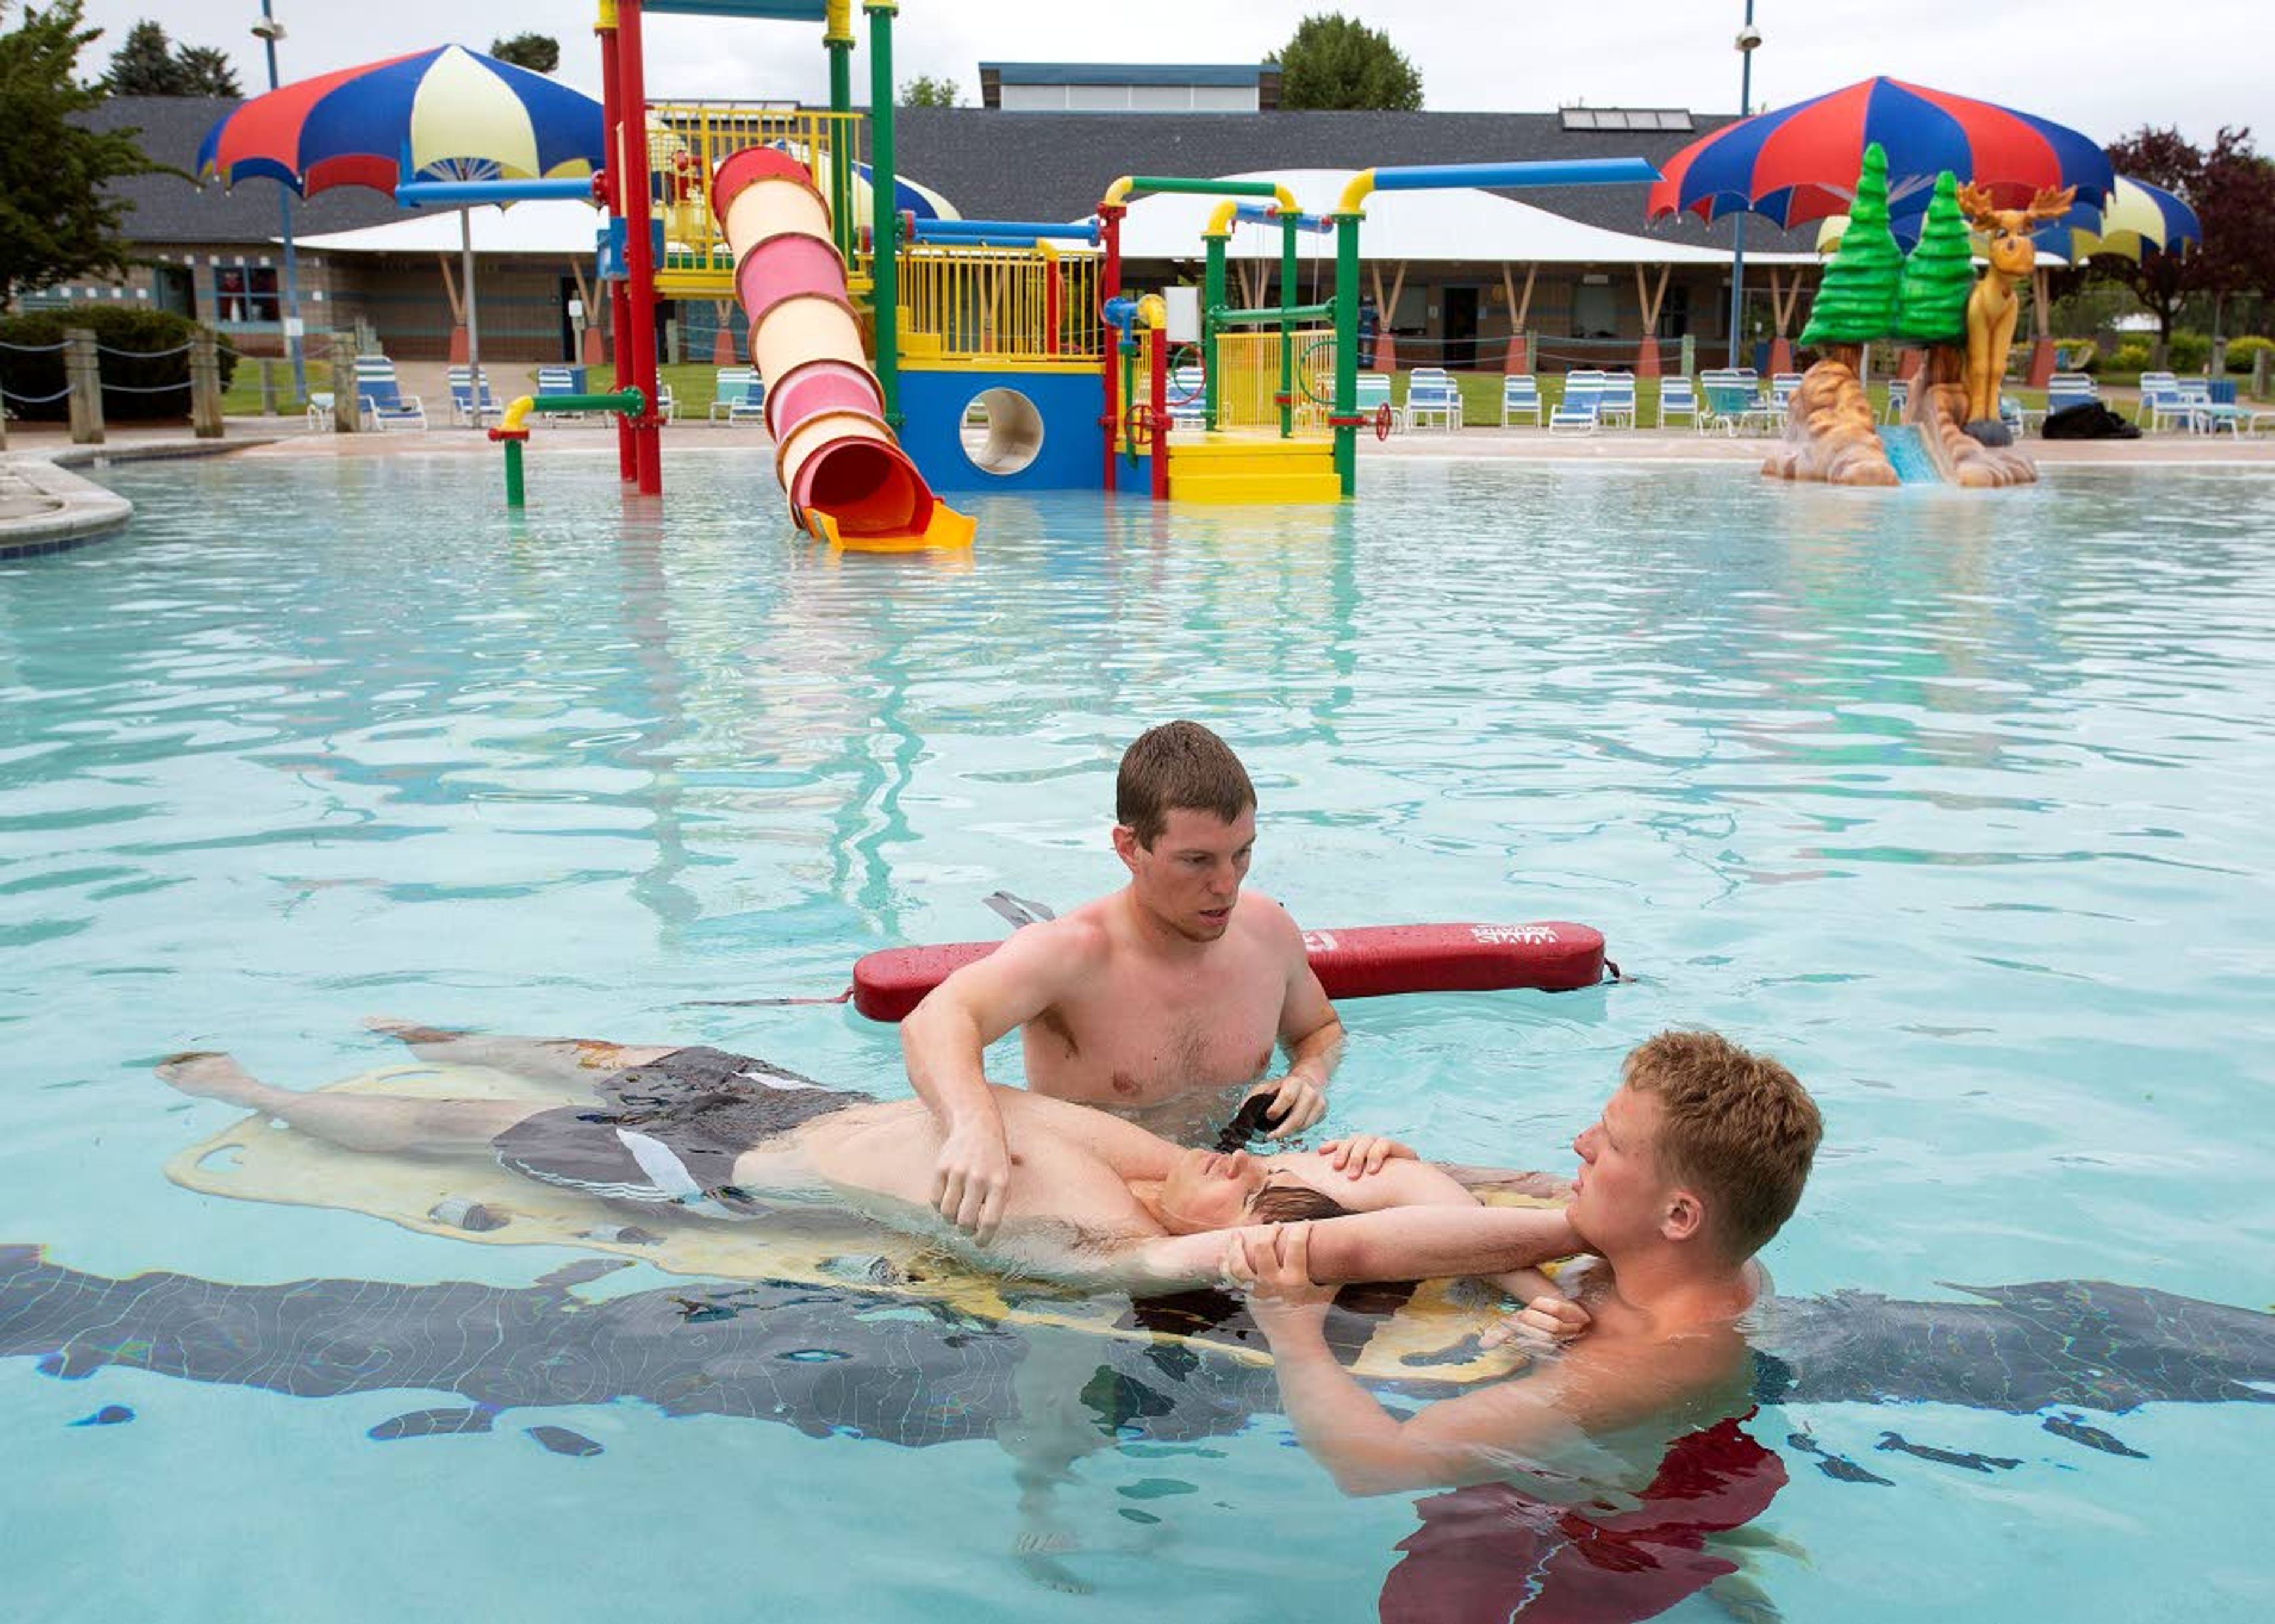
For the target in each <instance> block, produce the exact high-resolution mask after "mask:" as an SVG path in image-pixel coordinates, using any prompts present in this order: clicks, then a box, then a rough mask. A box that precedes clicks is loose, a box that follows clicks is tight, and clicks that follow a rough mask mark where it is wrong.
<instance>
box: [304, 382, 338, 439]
mask: <svg viewBox="0 0 2275 1624" xmlns="http://www.w3.org/2000/svg"><path fill="white" fill-rule="evenodd" d="M308 427H310V428H312V429H314V430H315V431H316V432H317V433H319V434H329V433H330V432H331V431H332V429H333V427H335V425H334V423H333V419H332V392H331V390H329V389H310V390H309V391H308Z"/></svg>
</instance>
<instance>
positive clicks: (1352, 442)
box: [1334, 209, 1390, 496]
mask: <svg viewBox="0 0 2275 1624" xmlns="http://www.w3.org/2000/svg"><path fill="white" fill-rule="evenodd" d="M1365 218H1366V216H1365V215H1362V214H1360V213H1358V212H1357V210H1356V209H1354V210H1352V211H1351V212H1350V213H1349V214H1338V215H1335V217H1334V221H1335V411H1334V415H1335V418H1336V419H1337V421H1336V423H1335V478H1336V479H1337V480H1340V481H1341V482H1342V494H1343V495H1345V496H1353V495H1357V493H1358V428H1357V425H1356V424H1355V423H1354V422H1353V421H1352V419H1355V418H1357V415H1358V223H1359V222H1360V221H1362V220H1364V219H1365ZM1375 330H1376V332H1377V334H1378V335H1380V334H1384V333H1387V332H1388V331H1389V330H1390V312H1389V311H1388V310H1387V309H1386V310H1384V311H1383V313H1382V315H1381V318H1380V320H1379V322H1378V324H1377V326H1376V329H1375ZM1380 349H1381V340H1380V338H1379V336H1378V338H1377V340H1376V350H1377V356H1376V359H1378V360H1379V359H1381V358H1380V353H1379V351H1380Z"/></svg>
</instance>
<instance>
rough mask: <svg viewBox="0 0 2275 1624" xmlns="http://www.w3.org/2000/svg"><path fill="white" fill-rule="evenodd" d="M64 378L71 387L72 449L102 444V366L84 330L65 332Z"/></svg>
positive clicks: (89, 336) (68, 329) (91, 337)
mask: <svg viewBox="0 0 2275 1624" xmlns="http://www.w3.org/2000/svg"><path fill="white" fill-rule="evenodd" d="M64 344H67V345H68V346H70V347H69V348H68V349H66V350H65V351H64V378H65V380H66V381H68V382H69V383H70V385H71V437H72V444H73V445H101V444H102V359H101V358H99V357H98V356H97V355H96V354H95V352H94V334H93V333H92V332H89V331H88V330H87V329H86V328H83V327H72V328H65V329H64Z"/></svg>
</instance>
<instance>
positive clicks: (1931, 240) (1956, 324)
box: [1896, 170, 1975, 345]
mask: <svg viewBox="0 0 2275 1624" xmlns="http://www.w3.org/2000/svg"><path fill="white" fill-rule="evenodd" d="M1974 291H1975V245H1974V244H1973V242H1972V241H1971V240H1970V239H1969V237H1968V235H1967V219H1966V216H1965V215H1961V213H1960V212H1959V182H1958V181H1957V180H1956V179H1955V178H1954V177H1953V175H1952V173H1951V171H1950V170H1944V171H1943V173H1942V174H1940V175H1939V176H1937V177H1936V178H1935V196H1934V198H1933V199H1932V200H1931V201H1930V202H1929V204H1928V206H1927V218H1926V219H1925V220H1924V221H1923V222H1922V223H1921V224H1920V238H1919V244H1918V245H1917V246H1916V247H1915V248H1913V250H1912V252H1911V255H1910V257H1909V258H1908V259H1907V260H1905V261H1904V275H1903V280H1902V282H1901V284H1899V286H1898V289H1897V293H1896V334H1897V336H1898V337H1900V338H1901V339H1902V340H1903V341H1904V342H1905V343H1906V344H1922V345H1926V344H1964V343H1965V342H1966V341H1967V299H1968V296H1969V294H1971V293H1973V292H1974Z"/></svg>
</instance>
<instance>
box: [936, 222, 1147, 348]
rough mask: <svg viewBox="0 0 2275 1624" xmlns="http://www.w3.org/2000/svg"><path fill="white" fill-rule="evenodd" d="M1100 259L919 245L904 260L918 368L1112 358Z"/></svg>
mask: <svg viewBox="0 0 2275 1624" xmlns="http://www.w3.org/2000/svg"><path fill="white" fill-rule="evenodd" d="M1098 270H1099V256H1098V255H1097V254H1095V253H1054V252H1052V251H1051V250H1048V249H1032V250H1029V249H1016V248H960V247H955V246H952V245H941V244H924V243H919V244H917V245H913V246H912V247H911V248H910V250H909V251H908V252H907V253H905V254H904V255H903V257H902V260H901V302H902V306H903V310H904V311H905V312H906V314H905V316H904V318H903V324H902V353H903V356H904V357H906V358H907V359H910V360H912V361H922V360H925V359H935V358H936V359H941V360H950V361H973V362H980V363H986V362H989V361H1042V360H1062V361H1088V362H1092V363H1095V362H1096V361H1097V360H1098V359H1099V358H1100V356H1101V355H1103V354H1104V353H1105V350H1104V337H1103V335H1102V333H1101V330H1100V329H1101V323H1100V320H1099V315H1098Z"/></svg>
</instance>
